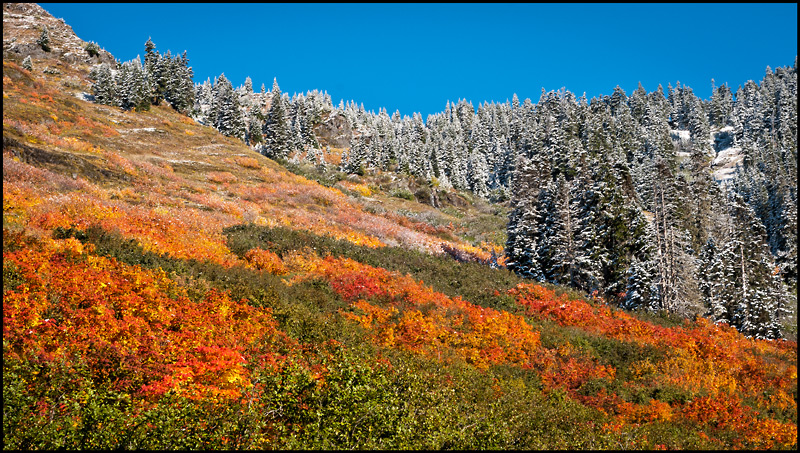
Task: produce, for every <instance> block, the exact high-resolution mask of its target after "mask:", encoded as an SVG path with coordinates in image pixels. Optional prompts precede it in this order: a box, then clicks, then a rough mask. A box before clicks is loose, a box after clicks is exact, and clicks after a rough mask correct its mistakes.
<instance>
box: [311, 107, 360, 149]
mask: <svg viewBox="0 0 800 453" xmlns="http://www.w3.org/2000/svg"><path fill="white" fill-rule="evenodd" d="M314 134H315V135H316V137H317V140H319V142H320V144H321V145H322V146H326V145H327V146H330V147H332V148H349V147H350V142H351V140H352V139H353V129H352V128H351V127H350V121H348V119H347V117H345V116H344V114H343V113H337V112H333V113H331V114H330V115H329V116H328V117H327V119H325V121H323V122H322V123H320V124H318V125H316V126H314Z"/></svg>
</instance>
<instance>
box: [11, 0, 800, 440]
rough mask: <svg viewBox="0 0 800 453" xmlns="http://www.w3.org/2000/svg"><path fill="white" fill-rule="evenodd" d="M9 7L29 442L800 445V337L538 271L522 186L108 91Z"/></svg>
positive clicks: (14, 285) (21, 351)
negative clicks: (543, 277) (623, 297)
mask: <svg viewBox="0 0 800 453" xmlns="http://www.w3.org/2000/svg"><path fill="white" fill-rule="evenodd" d="M43 24H47V26H48V29H50V31H51V40H52V46H51V47H52V49H51V51H50V52H39V51H36V50H35V40H36V39H37V38H38V31H37V30H38V28H37V27H41V25H43ZM3 28H4V37H3V38H4V54H3V230H4V231H3V376H4V379H3V413H4V417H3V441H4V445H6V448H18V449H32V448H45V449H50V448H59V447H65V448H103V449H105V448H146V449H151V448H152V449H157V448H164V449H174V448H194V449H200V448H203V449H245V448H254V449H268V448H314V449H317V448H320V449H333V448H337V449H338V448H359V449H367V448H382V449H389V448H392V449H394V448H398V449H399V448H415V449H416V448H418V449H428V448H430V449H441V448H522V449H552V448H586V449H590V448H591V449H594V448H631V449H632V448H639V449H653V448H776V449H777V448H785V449H792V448H795V447H796V444H797V428H796V425H797V403H796V401H797V368H796V361H797V344H796V342H790V341H763V340H753V339H748V338H745V337H743V336H742V335H740V334H739V333H737V332H736V331H735V330H733V329H730V328H728V327H725V326H716V325H713V324H710V323H709V322H707V321H705V320H703V319H697V320H695V321H688V320H687V321H684V320H680V319H674V318H668V317H657V316H650V315H646V314H637V315H635V316H634V315H632V314H629V313H626V312H623V311H620V310H616V309H613V308H610V307H608V306H607V305H605V304H604V302H603V301H602V300H601V299H594V300H585V299H583V298H581V297H578V296H576V295H575V294H572V293H570V292H568V291H565V290H564V289H563V288H553V287H543V286H539V285H534V284H530V283H526V282H524V281H523V280H522V279H520V278H519V277H518V276H516V275H514V274H512V273H510V272H509V271H507V270H505V269H503V268H498V269H492V268H490V267H489V266H486V265H484V264H481V262H482V261H485V260H487V259H488V258H490V256H491V253H492V252H493V251H494V252H495V253H498V252H501V250H500V249H499V248H498V247H497V245H498V244H502V242H503V240H502V237H500V238H498V237H494V236H492V234H491V231H492V228H494V223H493V222H496V219H497V218H501V219H502V218H504V215H502V213H501V215H497V214H496V211H498V210H500V211H502V208H500V207H493V206H488V205H485V204H481V203H478V202H476V203H474V204H472V203H466V204H465V205H464V206H462V207H451V208H448V210H437V209H434V208H432V207H431V206H427V205H422V204H419V203H415V202H412V201H411V200H406V199H402V198H399V197H396V196H391V193H385V192H383V191H382V190H381V187H380V182H379V181H378V180H377V179H375V180H369V179H352V180H349V179H343V180H340V181H336V182H335V183H334V184H332V187H325V186H323V185H320V184H318V183H317V182H316V181H313V180H310V179H307V178H304V177H302V176H299V175H296V174H293V173H291V172H289V171H287V170H286V169H285V168H284V167H282V166H280V165H278V164H277V163H275V162H274V161H272V160H270V159H267V158H265V157H263V156H261V155H259V154H258V153H255V152H253V151H251V150H250V149H249V148H248V147H247V146H245V145H244V144H243V143H242V142H240V141H239V140H236V139H232V138H227V137H224V136H222V135H220V134H219V133H217V132H216V131H215V130H213V129H211V128H209V127H206V126H202V125H200V124H197V123H196V122H194V121H193V120H191V119H189V118H187V117H186V116H183V115H181V114H179V113H177V112H175V111H174V110H172V109H171V108H170V107H167V106H164V105H160V106H154V107H152V108H151V109H150V110H149V111H143V112H136V111H122V110H120V109H117V108H113V107H109V106H102V105H97V104H94V103H91V102H89V101H87V100H85V99H84V98H85V96H84V95H82V93H87V92H89V91H90V90H89V81H88V71H89V68H90V66H91V64H93V63H96V62H97V61H98V60H97V59H98V58H104V57H103V56H102V55H101V56H100V57H91V58H89V57H88V55H87V56H83V55H81V54H80V49H81V48H82V46H83V45H84V44H85V43H83V42H82V41H80V40H79V39H78V38H77V37H76V36H74V34H73V33H72V32H71V30H70V29H69V28H68V26H66V24H63V23H60V22H59V21H57V20H56V19H54V18H52V17H50V16H49V15H48V14H47V13H46V12H44V11H43V10H41V8H39V7H37V6H35V5H10V4H9V5H4V27H3ZM12 41H13V42H12ZM28 55H31V60H32V68H33V69H32V70H31V71H29V70H26V69H24V68H22V67H21V64H22V63H21V62H22V60H23V59H24V58H25V57H27V56H28ZM71 57H72V58H71ZM45 68H57V71H54V70H48V71H44V69H45ZM478 223H479V224H480V225H477V226H476V225H475V224H478ZM453 257H457V258H458V259H459V260H460V261H461V262H459V261H458V260H454V259H453Z"/></svg>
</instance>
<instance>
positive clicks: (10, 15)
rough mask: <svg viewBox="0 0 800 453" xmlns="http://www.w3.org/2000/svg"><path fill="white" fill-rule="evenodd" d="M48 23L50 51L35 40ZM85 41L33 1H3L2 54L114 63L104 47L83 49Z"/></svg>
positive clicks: (8, 57) (79, 61)
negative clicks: (94, 50) (92, 52)
mask: <svg viewBox="0 0 800 453" xmlns="http://www.w3.org/2000/svg"><path fill="white" fill-rule="evenodd" d="M44 26H47V30H48V32H49V34H50V51H49V52H46V51H44V50H43V49H42V48H41V46H39V44H37V43H36V41H37V40H38V39H39V36H41V33H42V28H43V27H44ZM87 44H88V43H87V42H86V41H83V40H82V39H80V38H78V36H76V35H75V32H74V31H73V30H72V27H70V26H69V25H67V24H66V23H65V22H64V21H63V20H62V19H56V18H55V17H53V16H52V15H51V14H50V13H48V12H47V11H45V10H44V9H43V8H42V7H41V6H39V5H37V4H35V3H3V58H4V59H10V60H22V59H23V58H25V57H27V56H28V55H30V56H31V58H32V59H34V61H35V60H47V59H54V60H63V61H64V62H66V63H69V64H76V63H86V64H97V63H109V64H112V63H114V57H113V56H112V55H111V54H110V53H109V52H107V51H106V50H102V49H101V50H100V53H99V55H97V56H90V55H89V54H88V52H86V45H87Z"/></svg>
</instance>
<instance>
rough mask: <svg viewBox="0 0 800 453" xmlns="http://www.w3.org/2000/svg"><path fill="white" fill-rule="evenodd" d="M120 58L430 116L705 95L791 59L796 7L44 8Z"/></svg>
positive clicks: (52, 5)
mask: <svg viewBox="0 0 800 453" xmlns="http://www.w3.org/2000/svg"><path fill="white" fill-rule="evenodd" d="M41 5H42V7H43V8H44V9H46V10H47V11H48V12H50V13H51V14H52V15H54V16H55V17H61V18H63V19H64V20H65V21H66V22H67V24H69V25H71V26H72V28H73V29H74V30H75V32H76V33H77V35H78V36H79V37H80V38H81V39H83V40H86V41H95V42H97V43H98V44H99V45H100V46H101V47H103V48H105V49H106V50H108V51H109V52H111V53H112V54H113V55H114V56H115V57H116V58H118V59H120V60H122V61H126V60H130V59H132V58H135V57H136V55H142V56H143V55H144V43H145V42H146V41H147V38H148V37H152V39H153V42H154V43H155V44H156V50H158V51H159V52H161V53H165V52H166V51H167V50H168V49H169V50H171V51H172V53H173V54H175V53H181V52H183V51H184V50H186V51H187V55H188V57H189V60H190V65H191V66H192V68H193V70H194V74H195V81H196V82H201V81H204V80H205V79H207V78H211V80H212V81H213V80H214V77H216V76H218V75H219V74H220V73H223V72H224V73H225V76H226V77H227V78H228V79H230V80H231V82H232V83H233V84H234V86H238V85H241V84H243V83H244V80H245V77H247V76H250V78H251V79H252V80H253V86H254V87H255V89H256V90H258V89H259V88H260V87H261V84H262V83H263V84H265V85H266V87H267V89H268V90H269V89H270V88H271V87H272V80H273V78H274V77H277V79H278V84H279V85H280V87H281V91H283V92H284V93H288V94H290V95H291V94H293V93H301V92H302V93H305V92H306V91H308V90H312V89H319V90H321V91H323V90H326V91H327V92H328V93H329V94H330V95H331V97H332V99H333V102H334V103H336V104H338V102H339V100H340V99H344V100H354V101H356V102H358V103H363V104H364V107H365V108H366V109H367V110H374V111H376V112H377V111H378V109H379V108H381V107H385V108H386V109H387V110H388V112H389V114H390V115H391V114H392V113H393V112H394V111H395V110H400V113H401V114H403V115H411V114H412V113H413V112H420V113H422V116H423V118H426V117H427V115H428V114H431V113H436V112H441V111H443V110H444V108H445V104H446V102H447V101H448V100H450V101H457V100H458V99H467V100H469V101H472V103H473V104H474V105H475V107H476V108H477V106H478V104H479V103H481V102H485V101H496V102H505V101H506V100H507V99H511V96H512V95H513V94H514V93H517V95H518V96H519V98H520V100H521V101H522V100H524V99H525V98H526V97H527V98H530V99H531V100H532V101H533V102H537V101H538V99H539V95H540V93H541V90H542V88H544V89H545V90H547V91H550V90H558V89H560V88H561V87H565V88H566V89H567V90H569V91H572V92H573V93H575V94H576V95H577V96H580V95H581V94H583V93H586V95H587V97H588V98H589V99H591V98H592V97H594V96H600V95H603V94H607V95H608V94H611V93H612V91H613V89H614V87H615V86H617V85H619V86H620V87H622V89H624V90H625V92H626V93H628V94H630V93H631V92H632V91H633V90H635V89H636V87H637V85H638V83H639V82H641V83H642V85H643V86H644V88H645V89H646V90H647V91H648V92H649V91H653V90H655V89H656V88H657V87H658V85H659V84H661V85H663V87H664V88H665V89H666V88H667V84H668V83H672V84H673V85H675V82H676V81H680V82H681V84H685V85H689V86H690V87H692V89H693V90H694V92H695V94H697V95H698V96H700V97H701V98H704V99H708V97H709V96H710V94H711V79H712V78H713V79H715V82H716V84H717V86H719V85H721V84H722V83H724V82H727V83H728V85H729V86H730V87H731V89H733V90H735V89H736V88H737V87H738V86H739V85H743V84H744V83H745V82H746V81H747V80H751V79H752V80H756V81H760V80H761V78H762V77H763V76H764V71H765V69H766V67H767V66H768V65H769V66H770V67H772V68H773V69H775V68H776V67H779V66H791V65H793V64H794V60H795V56H796V55H797V4H796V3H792V4H215V3H210V4H208V3H203V4H69V3H42V4H41Z"/></svg>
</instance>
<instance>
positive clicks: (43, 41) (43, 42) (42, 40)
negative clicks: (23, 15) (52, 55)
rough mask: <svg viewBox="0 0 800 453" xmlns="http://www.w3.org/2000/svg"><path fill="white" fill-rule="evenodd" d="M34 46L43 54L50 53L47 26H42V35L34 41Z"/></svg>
mask: <svg viewBox="0 0 800 453" xmlns="http://www.w3.org/2000/svg"><path fill="white" fill-rule="evenodd" d="M36 44H38V45H39V47H41V48H42V50H44V51H45V52H50V30H48V29H47V25H43V26H42V33H41V34H40V35H39V39H37V40H36Z"/></svg>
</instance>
